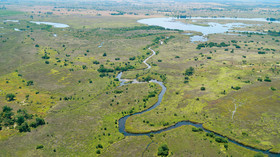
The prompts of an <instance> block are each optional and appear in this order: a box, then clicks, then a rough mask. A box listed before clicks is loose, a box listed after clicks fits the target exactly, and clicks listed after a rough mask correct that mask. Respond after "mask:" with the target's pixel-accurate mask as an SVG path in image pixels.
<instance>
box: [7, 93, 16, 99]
mask: <svg viewBox="0 0 280 157" xmlns="http://www.w3.org/2000/svg"><path fill="white" fill-rule="evenodd" d="M15 97H16V96H15V94H12V93H9V94H7V95H6V99H7V100H8V101H13V100H15Z"/></svg>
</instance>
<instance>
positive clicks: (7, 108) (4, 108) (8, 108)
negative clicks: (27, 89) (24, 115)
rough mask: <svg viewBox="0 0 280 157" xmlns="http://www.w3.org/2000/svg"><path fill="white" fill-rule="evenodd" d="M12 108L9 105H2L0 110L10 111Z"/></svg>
mask: <svg viewBox="0 0 280 157" xmlns="http://www.w3.org/2000/svg"><path fill="white" fill-rule="evenodd" d="M12 110H13V109H12V108H11V107H9V106H7V105H6V106H4V107H3V110H2V111H3V112H10V111H12Z"/></svg>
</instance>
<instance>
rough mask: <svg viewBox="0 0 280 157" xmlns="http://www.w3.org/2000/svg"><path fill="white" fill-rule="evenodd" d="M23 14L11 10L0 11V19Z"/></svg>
mask: <svg viewBox="0 0 280 157" xmlns="http://www.w3.org/2000/svg"><path fill="white" fill-rule="evenodd" d="M20 14H23V12H20V11H12V10H1V9H0V17H1V16H2V17H6V16H15V15H20Z"/></svg>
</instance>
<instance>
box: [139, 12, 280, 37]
mask: <svg viewBox="0 0 280 157" xmlns="http://www.w3.org/2000/svg"><path fill="white" fill-rule="evenodd" d="M186 19H193V20H199V19H208V20H209V19H213V20H235V21H257V22H270V21H267V20H266V19H264V18H251V19H250V18H211V17H209V18H206V17H205V18H204V17H191V18H186ZM137 22H139V23H142V24H146V25H153V26H161V27H164V28H167V29H178V30H183V31H195V32H201V33H202V34H203V36H194V37H192V38H191V41H192V42H194V41H203V42H204V41H207V38H206V37H205V36H207V35H209V34H216V33H226V32H233V29H234V28H244V27H247V26H251V25H249V24H244V23H240V22H234V23H226V24H220V23H216V22H209V23H208V25H209V26H207V27H206V26H199V25H194V24H188V23H183V22H180V21H176V18H171V17H169V18H149V19H141V20H138V21H137ZM275 23H279V21H276V22H275ZM236 32H238V31H236Z"/></svg>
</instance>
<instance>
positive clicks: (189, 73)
mask: <svg viewBox="0 0 280 157" xmlns="http://www.w3.org/2000/svg"><path fill="white" fill-rule="evenodd" d="M193 73H194V68H193V67H189V68H188V69H186V72H185V75H187V76H191V75H193Z"/></svg>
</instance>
